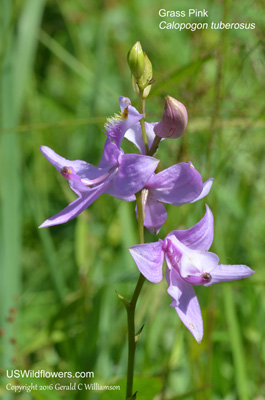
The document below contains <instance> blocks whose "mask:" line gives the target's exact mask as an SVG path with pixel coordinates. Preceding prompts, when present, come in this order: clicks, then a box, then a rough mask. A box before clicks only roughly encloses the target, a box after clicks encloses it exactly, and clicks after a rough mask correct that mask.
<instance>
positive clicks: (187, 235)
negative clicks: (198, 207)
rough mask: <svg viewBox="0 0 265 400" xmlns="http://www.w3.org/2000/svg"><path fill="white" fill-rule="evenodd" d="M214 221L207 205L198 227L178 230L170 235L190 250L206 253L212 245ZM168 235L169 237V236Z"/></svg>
mask: <svg viewBox="0 0 265 400" xmlns="http://www.w3.org/2000/svg"><path fill="white" fill-rule="evenodd" d="M213 233H214V219H213V214H212V211H211V210H210V208H209V207H208V206H207V205H206V213H205V215H204V217H203V218H202V219H201V220H200V221H199V222H197V224H196V225H194V226H192V227H191V228H189V229H186V230H179V231H178V230H176V231H172V232H170V233H169V235H174V236H176V238H177V239H178V240H179V241H180V242H181V243H183V244H184V245H185V246H187V247H189V248H190V249H194V250H199V251H206V250H209V248H210V247H211V245H212V242H213ZM169 235H168V236H169Z"/></svg>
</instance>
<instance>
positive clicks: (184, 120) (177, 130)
mask: <svg viewBox="0 0 265 400" xmlns="http://www.w3.org/2000/svg"><path fill="white" fill-rule="evenodd" d="M187 124H188V113H187V110H186V107H185V106H184V105H183V104H182V103H181V102H180V101H178V100H176V99H174V98H173V97H170V96H167V97H166V104H165V108H164V112H163V115H162V119H161V121H160V122H159V123H158V124H157V125H156V126H155V127H154V131H155V134H156V135H157V136H159V137H162V138H169V139H174V138H178V137H180V136H182V135H183V133H184V131H185V129H186V127H187Z"/></svg>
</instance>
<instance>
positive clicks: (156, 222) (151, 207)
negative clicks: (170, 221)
mask: <svg viewBox="0 0 265 400" xmlns="http://www.w3.org/2000/svg"><path fill="white" fill-rule="evenodd" d="M166 219H167V211H166V209H165V206H164V205H163V204H161V203H158V201H156V198H155V197H154V196H153V195H152V193H148V197H147V202H146V206H145V218H144V226H145V227H146V228H147V229H148V230H149V231H150V232H151V233H153V235H157V234H158V232H159V231H160V228H161V226H162V225H163V223H164V222H165V221H166Z"/></svg>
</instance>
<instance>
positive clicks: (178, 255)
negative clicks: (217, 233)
mask: <svg viewBox="0 0 265 400" xmlns="http://www.w3.org/2000/svg"><path fill="white" fill-rule="evenodd" d="M213 225H214V221H213V215H212V212H211V210H210V208H209V207H208V206H207V209H206V213H205V215H204V217H203V218H202V219H201V220H200V221H199V222H198V223H197V224H196V225H194V226H193V227H192V228H190V229H187V230H175V231H173V232H171V233H169V234H168V235H167V236H166V238H165V239H164V240H161V239H159V241H158V242H155V243H146V244H140V245H136V246H132V247H130V249H129V250H130V253H131V255H132V257H133V258H134V261H135V262H136V264H137V267H138V268H139V270H140V272H141V273H142V274H143V275H144V277H145V278H146V279H148V280H149V281H151V282H160V281H161V280H162V277H163V274H162V265H163V261H164V259H165V260H166V263H167V269H166V279H167V282H168V285H169V288H168V293H169V294H170V296H171V297H172V300H173V302H172V303H171V306H172V307H174V308H175V310H176V312H177V313H178V315H179V317H180V319H181V321H182V322H183V323H184V325H185V326H186V327H187V328H188V329H189V330H190V331H191V333H192V334H193V336H194V338H195V339H196V340H197V342H199V343H200V342H201V340H202V337H203V322H202V316H201V310H200V305H199V302H198V299H197V296H196V294H195V291H194V289H193V286H192V285H203V286H210V285H213V284H214V283H218V282H223V281H232V280H237V279H242V278H247V277H249V276H251V275H252V274H253V273H254V271H252V270H251V269H250V268H249V267H247V266H246V265H223V264H219V258H218V256H217V255H216V254H214V253H212V252H209V251H208V250H209V248H210V247H211V244H212V241H213Z"/></svg>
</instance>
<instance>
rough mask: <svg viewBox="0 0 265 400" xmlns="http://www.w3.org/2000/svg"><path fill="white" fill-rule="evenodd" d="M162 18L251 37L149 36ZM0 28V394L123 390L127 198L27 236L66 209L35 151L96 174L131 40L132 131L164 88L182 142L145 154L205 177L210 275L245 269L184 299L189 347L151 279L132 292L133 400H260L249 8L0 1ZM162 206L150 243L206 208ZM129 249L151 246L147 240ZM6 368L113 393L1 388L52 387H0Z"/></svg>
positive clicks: (262, 230) (264, 383)
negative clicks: (196, 330) (181, 13)
mask: <svg viewBox="0 0 265 400" xmlns="http://www.w3.org/2000/svg"><path fill="white" fill-rule="evenodd" d="M161 8H164V9H166V10H186V11H187V10H188V9H189V8H194V9H198V10H202V9H204V8H205V9H206V10H208V15H209V18H208V19H207V22H209V23H210V22H211V21H214V22H219V21H223V22H246V23H253V22H254V23H255V24H256V28H255V29H254V30H211V29H208V30H203V31H202V30H197V31H194V32H191V31H190V30H183V31H182V32H179V31H177V30H160V29H159V27H158V25H159V22H160V21H161V20H162V19H165V20H167V21H168V22H172V21H173V20H175V19H174V18H173V19H171V18H161V17H159V15H158V10H159V9H161ZM0 16H1V49H0V63H1V67H0V68H1V69H0V74H1V76H0V79H1V86H0V99H1V120H0V124H1V131H0V155H1V170H2V174H1V179H0V196H1V197H0V201H1V204H0V205H1V215H0V263H1V282H0V285H1V287H0V302H1V324H0V335H1V368H2V369H3V371H2V372H3V376H2V386H1V389H0V395H1V396H2V397H3V399H5V400H6V399H12V398H16V399H19V400H28V399H43V400H44V399H47V400H49V399H51V400H53V399H54V400H59V399H69V400H70V399H92V400H97V399H100V400H108V399H112V398H115V399H117V400H119V399H123V398H124V396H125V394H124V393H125V381H124V376H125V373H126V362H127V348H126V345H127V342H126V315H125V310H124V309H123V306H122V304H121V303H120V302H119V300H118V299H117V296H116V294H115V290H118V291H119V292H120V293H122V294H123V295H125V296H128V297H130V295H131V293H132V291H133V288H134V286H135V282H136V280H137V277H138V272H137V269H136V266H135V265H134V263H133V261H132V260H131V258H130V256H129V254H128V250H127V249H126V246H129V245H132V244H135V243H137V227H136V222H135V216H134V204H130V203H122V202H120V201H118V200H117V199H114V198H111V197H110V196H107V195H103V196H101V198H100V199H99V200H97V201H96V202H95V203H94V204H93V205H92V206H91V207H89V209H88V210H86V211H85V212H84V213H82V214H81V215H80V216H79V217H78V218H76V219H75V220H73V221H71V222H69V223H67V224H64V225H62V226H57V227H53V228H50V229H43V230H38V228H37V227H38V225H39V224H40V223H42V222H43V221H44V220H45V219H46V218H48V217H49V216H51V215H53V214H55V213H56V212H58V211H59V210H61V209H62V208H63V207H65V206H66V205H67V204H68V202H70V201H72V200H73V199H74V198H75V195H74V193H73V192H71V190H70V189H69V187H68V185H67V183H66V182H65V180H64V178H63V177H62V176H60V175H59V174H58V173H56V171H55V169H54V168H52V166H51V165H50V164H49V163H48V162H47V161H46V160H45V159H44V157H43V156H42V155H41V154H40V152H39V146H40V145H42V144H44V145H47V146H50V147H52V148H53V149H54V150H55V151H56V152H58V153H59V154H61V155H63V156H65V157H66V158H68V159H84V160H87V161H89V162H91V163H93V164H97V163H98V161H99V159H100V156H101V152H102V148H103V144H104V141H105V135H104V133H102V130H103V129H104V122H105V119H106V117H109V116H111V115H113V114H114V113H115V112H117V111H118V109H119V107H118V96H120V95H123V96H127V97H130V98H131V100H132V102H133V104H134V105H137V103H136V100H137V99H136V97H135V95H134V93H133V90H132V88H131V83H130V73H129V70H128V67H127V65H126V55H127V52H128V50H129V48H130V47H131V46H132V45H133V44H134V43H135V42H136V41H137V40H140V41H141V43H142V46H143V48H144V50H145V51H146V52H147V54H148V55H149V58H150V59H151V61H152V63H153V70H154V78H155V80H156V82H155V84H154V85H153V88H152V91H151V94H150V97H149V98H148V102H147V119H148V120H149V121H158V120H159V119H160V117H161V113H162V110H163V105H164V96H165V95H167V94H169V95H171V96H173V97H175V98H177V99H179V100H180V101H182V102H183V103H184V104H185V105H186V107H187V110H188V113H189V125H188V129H187V132H186V134H185V136H184V137H183V138H181V139H179V140H176V141H172V142H167V141H165V142H163V143H162V144H161V146H160V150H159V157H161V160H162V161H161V163H162V167H163V168H166V167H168V166H170V165H172V164H173V163H176V162H178V161H179V160H184V161H189V160H192V162H193V164H194V165H195V167H196V168H197V169H198V170H199V171H200V172H201V174H202V176H203V178H204V180H206V179H207V178H208V177H211V176H213V177H214V178H215V181H214V185H213V188H212V190H211V193H210V194H209V196H208V197H207V204H208V205H209V206H210V207H211V209H212V210H213V212H214V215H215V239H214V244H213V247H212V250H213V251H215V252H217V253H218V255H219V256H220V259H221V262H222V263H231V264H233V263H234V264H237V263H242V264H247V265H249V266H250V267H251V268H253V269H254V270H255V271H256V274H255V275H254V276H253V277H252V278H250V279H248V280H244V281H238V282H233V283H223V284H220V285H216V286H214V287H210V288H201V287H198V288H196V292H197V294H198V297H199V301H200V304H201V308H202V313H203V319H204V327H205V334H204V339H203V341H202V344H201V345H200V346H199V345H198V344H197V343H196V342H195V341H194V339H193V337H192V336H191V334H190V333H189V332H188V331H187V330H186V328H185V327H184V326H183V325H182V324H181V322H180V320H179V319H178V317H177V315H176V313H175V311H174V309H172V308H171V307H169V304H170V297H169V296H168V295H167V293H166V285H165V282H162V283H161V284H156V285H153V284H149V283H147V284H146V285H145V287H144V290H143V293H142V295H141V299H140V301H139V304H138V308H137V326H139V327H140V326H141V325H142V324H145V327H144V330H143V333H142V336H141V340H140V342H139V345H138V348H137V356H136V376H137V378H136V382H135V390H138V396H137V398H139V399H141V400H145V399H146V400H151V399H156V400H174V399H188V400H190V399H195V400H202V399H206V400H207V399H208V400H247V399H249V400H253V399H255V400H262V399H265V372H264V371H265V342H264V339H265V325H264V314H265V297H264V285H265V272H264V236H265V225H264V203H265V183H264V173H265V162H264V152H265V141H264V128H265V120H264V110H265V101H264V82H265V72H264V71H265V70H264V63H265V53H264V2H263V0H259V1H258V0H256V1H250V0H242V1H240V2H239V1H234V2H232V1H231V0H220V1H207V0H197V1H195V0H191V1H189V2H187V1H174V2H173V1H172V0H163V2H161V1H158V0H145V1H144V2H143V1H140V0H134V1H133V0H128V1H127V2H122V1H118V0H100V1H96V0H90V1H84V0H65V1H56V0H47V1H45V0H17V1H15V0H14V1H12V0H1V8H0ZM176 22H179V20H178V21H176ZM181 22H205V19H203V18H197V19H195V18H188V17H186V18H183V19H181ZM125 147H126V150H127V151H129V150H131V148H130V147H129V146H128V145H126V146H125ZM167 210H168V219H167V222H166V224H165V226H164V227H163V228H162V230H161V232H160V234H159V236H160V237H164V236H165V234H167V233H168V232H169V231H170V230H173V229H176V228H180V229H181V228H182V229H183V228H188V227H190V226H192V225H193V224H194V223H196V222H197V221H198V220H199V219H200V218H201V217H202V216H203V214H204V211H205V206H204V201H200V202H198V203H196V204H188V205H185V206H183V207H181V208H178V207H173V206H168V207H167ZM146 240H147V241H153V240H155V237H154V236H152V235H151V234H149V233H147V235H146ZM7 368H8V369H9V370H11V369H27V370H30V369H35V370H40V369H44V370H46V371H73V372H75V371H93V372H94V374H95V379H94V380H93V379H88V380H87V381H85V380H80V382H86V383H92V382H97V383H99V384H103V385H107V384H116V385H120V386H121V391H120V392H117V391H116V392H106V393H101V392H95V391H87V392H86V391H79V392H78V391H72V392H71V391H67V390H62V391H55V390H52V391H49V390H44V391H40V390H38V391H32V392H31V393H27V392H26V391H23V392H22V393H21V394H13V393H12V392H10V391H7V390H6V389H5V385H6V383H7V382H12V383H17V384H19V385H22V384H25V383H27V384H29V383H31V382H32V383H38V384H39V385H43V386H45V385H50V384H55V383H56V382H58V379H57V380H56V379H38V380H35V381H34V379H29V380H27V379H19V380H12V379H6V378H5V369H7ZM70 381H71V382H75V381H74V380H69V379H67V378H66V379H61V380H60V383H61V384H64V385H69V383H70ZM76 382H78V381H76Z"/></svg>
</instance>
